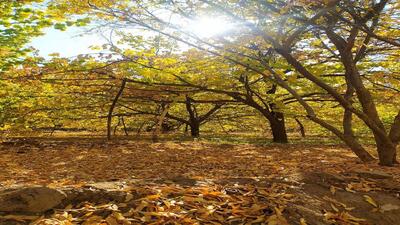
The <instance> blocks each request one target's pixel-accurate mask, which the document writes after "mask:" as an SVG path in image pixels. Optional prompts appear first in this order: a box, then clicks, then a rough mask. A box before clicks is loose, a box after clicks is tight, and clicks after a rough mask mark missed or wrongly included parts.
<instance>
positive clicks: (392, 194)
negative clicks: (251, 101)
mask: <svg viewBox="0 0 400 225" xmlns="http://www.w3.org/2000/svg"><path fill="white" fill-rule="evenodd" d="M0 151H1V154H0V185H1V187H2V188H7V187H10V186H13V185H14V186H15V185H24V186H29V185H46V186H49V187H53V188H61V189H62V188H72V189H77V190H78V189H85V188H88V187H91V188H93V186H94V188H99V185H98V184H106V185H105V187H103V186H104V185H103V186H101V185H100V186H101V187H100V189H101V188H104V189H113V190H112V191H117V192H121V193H124V198H123V199H119V200H116V199H113V200H110V201H109V202H108V201H103V202H101V201H100V202H99V201H96V199H92V200H91V199H90V198H89V199H86V200H85V201H73V202H71V204H68V205H66V206H63V208H62V209H57V210H56V211H55V212H52V213H50V214H46V215H43V216H42V215H34V216H32V215H30V217H23V216H21V215H2V217H0V218H2V219H3V221H12V220H19V221H30V220H32V221H33V220H35V221H36V222H37V224H110V225H114V224H165V223H170V224H400V216H399V215H400V200H399V198H400V196H399V193H400V168H399V167H398V166H397V167H393V168H382V167H379V166H377V165H376V164H374V163H372V164H369V165H365V164H362V163H360V161H359V160H358V159H357V158H356V157H355V156H354V155H353V154H352V153H351V152H349V151H348V149H346V148H345V147H343V146H338V145H311V144H308V145H306V144H290V145H268V146H256V145H249V144H235V145H233V144H215V143H209V142H202V141H194V142H172V141H166V142H160V143H152V142H149V141H127V140H120V141H114V142H105V141H103V140H99V139H83V138H81V139H78V138H75V139H72V138H60V139H55V138H54V139H26V140H17V141H10V142H5V143H3V144H2V145H1V148H0ZM371 170H372V171H373V172H372V175H371V174H369V173H368V172H369V171H371ZM377 171H378V172H377ZM375 173H377V174H375ZM382 174H383V175H382ZM380 175H381V176H383V177H381V176H380ZM96 184H97V186H96ZM113 184H115V185H114V186H116V187H114V186H113ZM91 185H93V186H91ZM110 185H111V187H110ZM41 216H42V217H41ZM6 224H7V223H6Z"/></svg>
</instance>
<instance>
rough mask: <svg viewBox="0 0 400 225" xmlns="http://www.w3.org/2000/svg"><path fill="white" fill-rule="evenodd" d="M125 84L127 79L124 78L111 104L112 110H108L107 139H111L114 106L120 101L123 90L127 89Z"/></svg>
mask: <svg viewBox="0 0 400 225" xmlns="http://www.w3.org/2000/svg"><path fill="white" fill-rule="evenodd" d="M125 85H126V79H123V80H122V83H121V87H120V88H119V91H118V93H117V95H116V96H115V98H114V100H113V102H112V104H111V106H110V110H109V111H108V116H107V140H111V123H112V116H113V112H114V108H115V105H116V104H117V102H118V99H119V98H120V97H121V95H122V92H124V89H125Z"/></svg>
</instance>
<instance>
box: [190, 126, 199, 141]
mask: <svg viewBox="0 0 400 225" xmlns="http://www.w3.org/2000/svg"><path fill="white" fill-rule="evenodd" d="M190 135H191V136H192V137H194V138H197V137H199V136H200V124H199V123H197V122H192V123H191V124H190Z"/></svg>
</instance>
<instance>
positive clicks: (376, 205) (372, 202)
mask: <svg viewBox="0 0 400 225" xmlns="http://www.w3.org/2000/svg"><path fill="white" fill-rule="evenodd" d="M363 197H364V200H365V201H366V202H368V203H369V204H371V205H373V206H374V207H375V208H378V203H376V201H375V200H374V199H372V198H371V196H368V195H363Z"/></svg>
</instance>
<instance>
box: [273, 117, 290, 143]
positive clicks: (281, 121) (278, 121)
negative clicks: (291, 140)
mask: <svg viewBox="0 0 400 225" xmlns="http://www.w3.org/2000/svg"><path fill="white" fill-rule="evenodd" d="M270 125H271V130H272V137H273V142H275V143H288V137H287V133H286V127H285V118H284V115H283V113H281V112H275V113H274V116H273V117H272V119H271V120H270Z"/></svg>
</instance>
